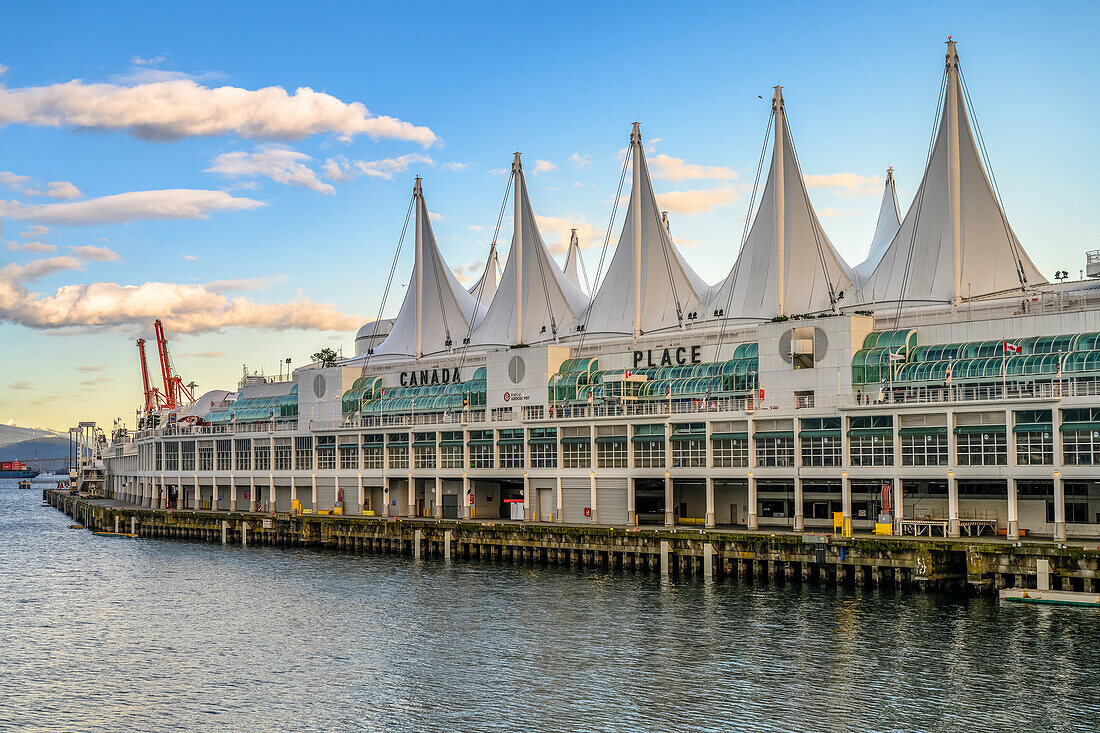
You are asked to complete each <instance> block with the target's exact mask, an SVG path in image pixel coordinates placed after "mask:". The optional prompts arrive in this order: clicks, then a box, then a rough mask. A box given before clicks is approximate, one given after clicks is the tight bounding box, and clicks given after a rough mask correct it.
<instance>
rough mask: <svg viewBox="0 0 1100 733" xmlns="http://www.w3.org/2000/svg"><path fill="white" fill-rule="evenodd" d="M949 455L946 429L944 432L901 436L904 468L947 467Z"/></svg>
mask: <svg viewBox="0 0 1100 733" xmlns="http://www.w3.org/2000/svg"><path fill="white" fill-rule="evenodd" d="M903 430H904V428H903ZM947 453H948V451H947V431H946V429H945V430H944V431H943V432H936V433H932V432H928V433H914V434H904V435H902V436H901V465H903V466H946V465H947V459H948V456H947Z"/></svg>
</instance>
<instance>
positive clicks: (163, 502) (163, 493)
mask: <svg viewBox="0 0 1100 733" xmlns="http://www.w3.org/2000/svg"><path fill="white" fill-rule="evenodd" d="M157 503H158V504H159V505H160V508H161V509H167V508H168V490H167V489H166V488H165V486H164V474H161V475H160V498H159V501H158V502H157Z"/></svg>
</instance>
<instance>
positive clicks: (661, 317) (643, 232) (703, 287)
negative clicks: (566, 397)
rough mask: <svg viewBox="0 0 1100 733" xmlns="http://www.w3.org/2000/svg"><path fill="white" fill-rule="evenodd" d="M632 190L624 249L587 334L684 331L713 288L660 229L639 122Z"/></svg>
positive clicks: (619, 251) (598, 296) (597, 301)
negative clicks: (665, 330)
mask: <svg viewBox="0 0 1100 733" xmlns="http://www.w3.org/2000/svg"><path fill="white" fill-rule="evenodd" d="M630 147H631V150H632V152H633V156H634V171H633V176H634V179H633V185H632V187H631V191H630V204H629V205H628V206H627V210H626V220H625V221H624V222H623V229H622V233H621V234H620V235H619V243H618V244H617V245H616V246H615V254H614V255H613V256H612V258H611V264H610V265H609V266H608V268H607V274H606V275H605V276H604V278H603V281H602V282H601V283H600V287H599V290H598V291H597V292H596V297H595V298H593V300H592V306H591V311H590V313H589V314H588V316H587V325H586V327H585V328H586V330H587V332H588V333H607V334H623V335H633V336H638V335H640V334H642V333H648V332H650V331H659V330H661V329H665V328H675V327H677V326H680V325H682V323H683V319H686V318H687V315H688V313H692V312H698V311H700V310H702V307H703V303H705V302H706V297H707V292H708V290H709V287H708V286H707V284H706V283H705V282H703V279H702V278H700V277H699V276H698V275H696V274H695V272H694V271H693V270H692V269H691V267H690V266H689V265H688V263H687V261H685V260H684V258H683V257H682V256H681V255H680V252H679V251H678V250H677V249H676V246H675V245H674V244H673V242H672V237H671V236H670V235H669V233H668V230H667V229H666V228H665V226H664V225H663V224H662V223H661V215H660V211H659V210H658V209H657V199H656V197H655V196H654V194H653V183H652V181H651V180H650V177H649V166H648V165H646V160H645V151H644V150H643V149H642V133H641V130H640V129H639V126H638V123H637V122H635V123H634V126H633V129H632V130H631V133H630Z"/></svg>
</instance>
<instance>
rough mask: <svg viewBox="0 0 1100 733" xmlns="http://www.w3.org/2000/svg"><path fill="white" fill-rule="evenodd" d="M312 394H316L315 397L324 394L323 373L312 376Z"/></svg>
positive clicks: (320, 396)
mask: <svg viewBox="0 0 1100 733" xmlns="http://www.w3.org/2000/svg"><path fill="white" fill-rule="evenodd" d="M313 394H315V395H317V399H320V398H322V397H324V396H325V377H324V375H323V374H318V375H317V376H316V377H314V378H313Z"/></svg>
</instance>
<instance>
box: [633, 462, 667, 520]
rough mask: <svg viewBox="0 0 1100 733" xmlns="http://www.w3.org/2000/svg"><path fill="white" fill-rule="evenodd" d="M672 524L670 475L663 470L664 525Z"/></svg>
mask: <svg viewBox="0 0 1100 733" xmlns="http://www.w3.org/2000/svg"><path fill="white" fill-rule="evenodd" d="M631 447H633V446H631ZM674 524H676V516H675V514H674V513H673V511H672V477H671V476H670V475H669V473H668V471H665V526H666V527H671V526H672V525H674Z"/></svg>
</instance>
